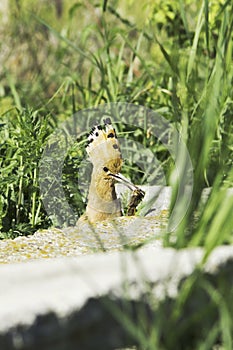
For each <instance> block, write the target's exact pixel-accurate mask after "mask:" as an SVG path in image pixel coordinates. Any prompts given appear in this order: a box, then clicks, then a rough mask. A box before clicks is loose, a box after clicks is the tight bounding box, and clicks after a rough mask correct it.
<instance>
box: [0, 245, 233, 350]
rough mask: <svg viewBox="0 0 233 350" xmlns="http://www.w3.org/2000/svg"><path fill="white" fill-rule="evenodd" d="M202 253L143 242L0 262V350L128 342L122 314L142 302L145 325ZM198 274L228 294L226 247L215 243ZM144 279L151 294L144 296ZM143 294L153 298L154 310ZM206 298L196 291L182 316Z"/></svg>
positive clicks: (232, 255) (230, 278)
mask: <svg viewBox="0 0 233 350" xmlns="http://www.w3.org/2000/svg"><path fill="white" fill-rule="evenodd" d="M202 257H203V250H202V249H201V248H196V249H185V250H181V251H176V250H173V249H163V248H159V247H148V248H143V249H141V250H139V251H137V252H135V253H131V252H127V253H126V252H121V253H120V252H116V253H108V254H95V255H91V256H83V257H79V258H64V259H54V260H49V261H44V260H42V261H35V262H28V263H23V264H11V265H2V266H0V280H1V289H0V349H2V350H10V349H21V350H22V349H24V350H26V349H30V350H31V349H38V350H39V349H40V350H41V349H43V350H47V349H48V350H55V349H56V350H60V349H61V350H63V349H64V350H65V349H66V350H67V349H68V350H70V349H82V350H85V349H116V348H119V347H124V346H129V345H132V344H135V343H136V341H135V339H134V337H133V336H129V334H128V332H126V330H125V324H124V322H123V321H124V318H125V319H126V318H127V317H130V319H132V320H134V322H137V320H138V318H139V317H140V315H139V314H138V309H140V310H141V309H142V308H143V309H145V310H147V311H146V315H148V319H147V320H145V321H146V322H148V324H150V320H151V318H153V317H156V313H157V312H159V311H158V310H159V308H161V307H162V308H164V307H165V309H166V310H167V308H170V307H171V305H172V304H171V300H175V299H176V298H177V295H178V291H179V289H180V287H181V285H182V283H183V281H184V280H185V278H186V277H187V276H189V275H191V274H192V273H194V270H195V267H196V265H197V264H198V263H200V262H201V259H202ZM204 273H205V274H206V276H207V277H208V280H209V281H211V283H214V285H215V288H218V286H221V283H222V282H221V283H220V281H224V286H225V287H224V288H226V290H227V291H228V293H231V291H232V288H233V246H222V247H218V248H217V249H215V251H214V252H213V253H212V254H211V256H210V258H209V259H208V261H207V263H206V264H205V267H204ZM219 283H220V284H219ZM148 285H149V286H150V288H149V290H150V294H151V295H150V297H148V298H145V295H146V294H148ZM151 297H153V300H154V301H156V303H157V307H156V308H155V309H154V308H152V307H151V305H152V304H151ZM206 300H207V299H206V296H205V297H204V298H203V297H200V294H199V291H198V292H197V293H194V295H193V296H192V303H191V304H190V305H189V307H188V308H187V309H184V310H183V312H184V314H183V315H182V318H183V317H185V316H187V315H188V314H190V313H192V310H193V307H194V310H196V309H198V310H199V308H202V307H203V306H205V305H206ZM203 303H204V304H203ZM192 305H193V306H192ZM166 312H167V311H166ZM186 313H187V314H186ZM119 314H120V315H121V317H119ZM144 316H145V315H144ZM202 320H203V322H204V320H205V318H204V317H202V319H201V321H202ZM166 321H167V322H168V320H166ZM207 321H208V317H207V320H205V322H207ZM210 321H211V320H210ZM213 321H215V320H212V321H211V322H210V324H209V326H208V322H209V321H208V322H207V326H206V327H207V329H208V327H211V325H212V322H213ZM198 328H199V327H198ZM199 330H200V328H199ZM190 331H191V330H190ZM192 331H194V329H193V330H192ZM187 334H188V332H187ZM199 334H200V331H199ZM167 348H169V346H167Z"/></svg>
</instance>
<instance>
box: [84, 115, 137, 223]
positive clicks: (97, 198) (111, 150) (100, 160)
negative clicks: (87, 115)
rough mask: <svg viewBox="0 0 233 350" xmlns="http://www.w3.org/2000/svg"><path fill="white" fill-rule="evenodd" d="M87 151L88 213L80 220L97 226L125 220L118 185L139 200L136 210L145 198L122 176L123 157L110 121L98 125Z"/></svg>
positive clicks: (91, 135) (92, 133)
mask: <svg viewBox="0 0 233 350" xmlns="http://www.w3.org/2000/svg"><path fill="white" fill-rule="evenodd" d="M86 151H87V154H88V155H89V157H90V160H91V162H92V165H93V170H92V175H91V183H90V187H89V194H88V202H87V207H86V212H85V214H84V215H83V216H82V217H81V218H80V219H81V220H88V221H89V222H90V223H94V222H98V221H102V220H105V219H108V218H115V217H119V216H122V210H121V203H120V200H119V199H118V198H117V195H116V190H115V184H116V182H121V183H123V184H125V185H126V186H127V187H128V188H130V189H131V190H132V191H133V196H132V198H136V202H135V203H136V204H135V206H136V205H137V204H138V203H139V201H140V200H141V199H142V198H143V197H144V192H143V191H142V190H141V189H139V188H138V187H137V186H135V185H133V184H132V183H131V182H130V181H128V180H127V179H126V178H125V177H124V176H123V175H121V174H120V171H121V167H122V163H123V160H122V154H121V150H120V145H119V141H118V139H117V135H116V131H115V129H114V128H113V126H112V124H111V120H110V118H107V119H105V120H104V127H102V126H101V125H98V126H95V127H93V128H92V130H91V132H90V134H89V136H88V144H87V147H86ZM132 198H131V201H130V203H131V204H130V209H129V215H134V213H135V211H136V209H135V210H134V208H133V204H132Z"/></svg>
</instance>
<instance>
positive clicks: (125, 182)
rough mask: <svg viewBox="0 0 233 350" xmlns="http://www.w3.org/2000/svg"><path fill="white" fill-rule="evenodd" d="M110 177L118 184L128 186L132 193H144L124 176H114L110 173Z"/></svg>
mask: <svg viewBox="0 0 233 350" xmlns="http://www.w3.org/2000/svg"><path fill="white" fill-rule="evenodd" d="M108 175H109V176H111V177H113V178H114V179H115V180H116V181H117V182H119V183H122V184H123V185H125V186H127V187H128V188H129V189H130V190H131V191H139V192H142V193H143V194H145V193H144V191H142V190H141V189H140V188H139V187H138V186H135V185H134V184H133V183H132V182H130V181H129V180H128V179H126V177H124V176H123V175H122V174H119V173H118V174H112V173H110V172H109V173H108Z"/></svg>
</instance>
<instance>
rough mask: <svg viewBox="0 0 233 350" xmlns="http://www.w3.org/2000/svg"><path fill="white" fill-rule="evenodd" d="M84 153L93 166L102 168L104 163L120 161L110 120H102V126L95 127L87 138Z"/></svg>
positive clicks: (115, 136)
mask: <svg viewBox="0 0 233 350" xmlns="http://www.w3.org/2000/svg"><path fill="white" fill-rule="evenodd" d="M86 151H87V153H88V155H89V157H90V160H91V162H92V164H93V165H94V166H104V165H106V163H109V162H114V161H118V162H119V160H121V159H122V155H121V150H120V146H119V142H118V139H117V135H116V131H115V129H114V127H113V126H112V123H111V119H110V118H107V119H105V120H104V126H101V125H96V126H94V127H93V128H92V130H91V132H90V134H89V136H88V145H87V147H86Z"/></svg>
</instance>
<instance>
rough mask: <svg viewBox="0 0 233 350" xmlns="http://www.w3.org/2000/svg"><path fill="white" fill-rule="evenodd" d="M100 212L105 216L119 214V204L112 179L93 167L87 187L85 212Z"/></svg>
mask: <svg viewBox="0 0 233 350" xmlns="http://www.w3.org/2000/svg"><path fill="white" fill-rule="evenodd" d="M88 211H89V212H93V211H94V212H96V213H102V214H103V215H104V216H106V217H112V216H120V215H121V206H120V201H119V200H118V199H117V196H116V191H115V185H114V180H113V179H107V178H105V177H103V176H102V175H99V173H98V171H97V170H96V169H95V168H93V171H92V176H91V183H90V187H89V194H88V203H87V212H88Z"/></svg>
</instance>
